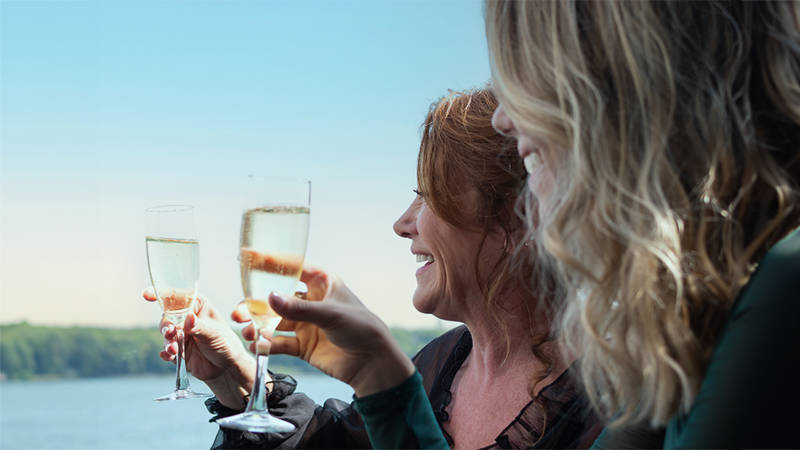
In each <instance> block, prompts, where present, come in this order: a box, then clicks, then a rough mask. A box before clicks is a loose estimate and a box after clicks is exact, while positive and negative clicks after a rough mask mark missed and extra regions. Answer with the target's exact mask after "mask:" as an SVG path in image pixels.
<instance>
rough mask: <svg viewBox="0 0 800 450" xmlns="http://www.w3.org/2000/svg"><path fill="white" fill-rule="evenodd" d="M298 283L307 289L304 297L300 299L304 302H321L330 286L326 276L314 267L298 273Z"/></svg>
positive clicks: (322, 271)
mask: <svg viewBox="0 0 800 450" xmlns="http://www.w3.org/2000/svg"><path fill="white" fill-rule="evenodd" d="M300 281H302V282H303V283H305V284H306V286H307V287H308V292H307V293H306V296H305V297H301V298H305V299H306V300H322V299H323V298H325V296H326V294H327V293H328V289H330V284H331V283H330V277H329V276H328V274H327V273H326V272H325V271H324V270H322V269H319V268H316V267H303V272H301V273H300Z"/></svg>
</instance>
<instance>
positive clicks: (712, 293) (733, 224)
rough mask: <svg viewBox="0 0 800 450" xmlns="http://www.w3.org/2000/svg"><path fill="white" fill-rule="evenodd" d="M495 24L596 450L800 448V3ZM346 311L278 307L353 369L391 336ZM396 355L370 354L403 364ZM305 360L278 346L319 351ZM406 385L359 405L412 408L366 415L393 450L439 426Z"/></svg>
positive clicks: (556, 15)
mask: <svg viewBox="0 0 800 450" xmlns="http://www.w3.org/2000/svg"><path fill="white" fill-rule="evenodd" d="M485 12H486V14H485V17H486V32H487V38H488V43H489V52H490V58H491V66H492V73H493V84H494V90H495V93H496V94H497V95H498V98H499V100H500V103H501V105H502V106H501V107H499V108H498V110H497V111H496V113H495V119H494V123H495V126H496V128H497V129H498V130H499V131H500V132H502V133H503V134H505V135H508V136H511V137H514V138H515V139H516V140H517V149H518V152H519V154H520V156H521V157H522V158H523V160H524V162H525V166H526V168H527V170H528V172H529V178H528V186H529V187H530V191H531V193H532V194H533V197H532V200H533V201H534V202H533V203H535V205H536V206H535V207H536V210H535V211H536V212H537V224H536V227H533V226H529V229H530V230H531V236H535V239H532V240H531V241H532V242H533V243H535V245H536V246H538V247H539V249H538V251H536V255H537V257H538V258H539V259H540V260H541V261H545V262H547V263H549V264H546V265H545V266H548V265H549V266H550V267H551V269H554V270H555V272H556V273H557V274H558V276H559V282H560V283H563V285H564V286H565V288H566V291H567V292H566V296H567V298H566V301H565V302H564V308H563V311H562V314H561V320H560V323H559V324H557V326H558V328H559V329H560V330H564V333H565V334H566V337H567V339H566V342H567V345H568V348H569V349H574V350H576V351H579V352H580V353H581V355H582V360H581V365H580V375H581V380H582V382H583V385H584V386H585V389H586V390H587V392H588V395H589V396H590V398H591V400H592V403H593V405H594V406H595V407H596V410H597V411H598V412H599V413H600V414H602V415H603V416H604V417H605V418H606V419H607V421H608V424H609V427H608V428H607V430H608V431H607V432H604V435H602V436H601V438H600V439H599V440H598V441H597V442H596V445H597V446H604V445H608V441H606V440H605V439H606V438H607V437H608V436H609V434H611V435H613V434H614V433H622V434H624V433H625V432H627V431H628V430H631V429H633V428H634V427H659V426H666V438H665V439H664V440H663V442H661V445H663V446H664V447H669V448H672V447H704V448H723V447H724V448H736V447H762V448H763V447H783V448H789V447H791V448H795V447H798V446H800V438H798V437H797V435H796V433H795V431H794V428H793V427H792V424H794V423H798V422H800V409H798V408H797V407H796V405H794V404H792V403H791V402H792V401H796V400H797V399H800V384H798V383H797V382H796V374H797V373H798V371H800V358H798V357H797V354H798V353H797V352H798V348H800V327H798V325H797V323H798V321H800V302H798V301H797V294H796V293H797V292H798V291H800V232H798V231H797V228H798V225H799V224H800V190H799V188H798V182H799V180H800V152H798V149H797V147H798V145H800V30H799V28H800V3H795V2H742V1H724V2H723V1H703V2H701V1H696V2H576V1H530V2H518V1H513V0H498V1H494V0H489V1H487V3H486V11H485ZM529 211H533V209H531V208H529ZM336 294H337V293H336V292H335V291H332V292H331V295H329V296H328V304H327V305H326V304H325V302H322V303H321V304H315V303H313V302H306V303H302V302H297V301H293V300H291V299H284V298H281V297H278V296H275V298H274V305H275V306H276V307H277V308H278V311H279V312H280V313H281V314H283V315H285V316H286V317H290V318H291V319H294V320H308V321H310V322H311V323H315V324H317V325H318V326H319V327H320V329H321V330H322V331H323V332H325V333H327V335H328V336H329V338H330V340H331V341H335V342H336V343H337V344H338V348H339V350H340V351H341V352H342V353H341V354H342V355H343V357H342V359H340V363H342V364H346V363H347V362H348V358H347V356H346V355H349V354H352V353H353V352H354V351H355V349H359V348H360V347H359V346H357V345H355V343H354V342H353V341H352V340H350V339H348V337H350V336H355V335H358V334H360V333H370V332H375V330H377V327H376V326H374V325H373V324H370V323H367V322H358V321H353V326H348V327H343V326H341V324H343V323H350V322H349V321H348V320H347V319H346V317H344V316H343V315H342V313H341V310H340V309H339V307H338V306H337V303H344V301H343V300H340V299H339V296H338V295H336ZM330 323H336V324H339V325H340V326H339V327H330V326H329V324H330ZM380 342H381V343H382V344H381V346H379V347H375V346H369V347H367V348H366V349H365V352H366V353H367V354H370V355H373V356H374V355H380V354H389V353H387V352H386V349H387V348H391V344H390V343H388V342H389V341H387V340H382V341H380ZM289 344H290V343H289V342H287V341H278V340H277V339H276V340H275V341H274V342H273V347H274V348H276V349H282V350H284V351H287V352H289V353H295V354H297V353H298V352H295V351H294V350H295V349H300V350H302V351H301V352H299V354H300V355H302V356H303V357H306V358H308V355H309V354H310V353H309V349H311V350H313V346H304V345H306V343H303V342H299V343H298V342H293V343H291V344H292V345H289ZM311 353H313V351H312V352H311ZM566 354H569V351H568V352H567V353H566ZM312 359H313V358H312ZM359 361H360V362H362V363H364V364H365V366H362V367H360V370H359V371H358V372H357V373H356V375H360V374H361V373H382V374H389V373H393V372H394V373H402V374H408V373H409V366H408V364H406V363H405V362H404V361H403V360H402V358H382V359H370V358H366V357H363V356H362V357H360V359H359ZM370 361H372V362H370ZM357 378H358V377H357ZM391 381H393V382H395V383H390V382H389V381H384V382H382V383H377V385H378V386H377V387H378V388H380V389H381V392H377V393H375V394H373V395H372V396H370V397H367V398H363V399H356V406H357V407H358V406H359V405H360V404H366V405H371V404H372V402H374V398H376V397H381V396H384V397H391V398H393V399H394V401H395V402H397V403H399V404H401V405H402V406H397V407H395V408H394V410H392V411H382V412H380V411H377V410H375V411H371V414H367V415H364V420H365V421H366V422H367V424H368V428H369V430H370V433H371V437H372V438H373V443H374V444H376V445H377V446H384V447H392V446H393V444H394V443H395V441H393V440H392V439H393V437H394V436H396V435H397V434H400V433H402V432H401V431H398V430H406V432H409V433H420V434H426V430H429V429H430V423H424V422H422V421H416V422H413V423H410V422H409V421H407V420H405V419H404V417H406V418H407V417H411V416H414V415H415V414H418V413H421V412H424V411H423V410H424V408H423V406H424V405H422V404H421V403H419V402H414V401H413V399H414V398H416V397H415V396H416V394H415V392H417V391H418V390H419V389H420V387H418V386H416V385H415V381H414V377H410V378H407V379H405V380H402V381H398V380H397V378H394V379H391ZM375 387H376V386H373V388H375ZM406 399H410V400H406ZM787 400H788V401H789V402H790V404H789V405H788V406H787V405H786V402H787ZM365 409H366V407H365ZM429 444H430V446H437V445H439V446H444V444H442V441H441V440H440V441H438V444H437V443H436V442H433V441H429ZM634 445H635V444H634Z"/></svg>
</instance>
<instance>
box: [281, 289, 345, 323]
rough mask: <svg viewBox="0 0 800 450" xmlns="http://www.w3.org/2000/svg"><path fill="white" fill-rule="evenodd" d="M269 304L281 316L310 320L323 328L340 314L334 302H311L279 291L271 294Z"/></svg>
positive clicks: (302, 320) (290, 318)
mask: <svg viewBox="0 0 800 450" xmlns="http://www.w3.org/2000/svg"><path fill="white" fill-rule="evenodd" d="M269 304H270V306H271V307H272V309H273V310H274V311H275V312H276V313H278V314H279V315H280V316H281V317H284V318H286V319H289V320H294V321H298V322H310V323H313V324H315V325H318V326H320V327H323V328H324V327H325V325H327V324H329V323H331V322H332V321H333V320H335V319H336V318H338V316H339V313H338V312H337V311H336V310H335V309H334V306H333V305H334V304H332V303H323V302H309V301H306V300H300V299H298V298H294V297H292V298H289V297H286V296H284V295H282V294H278V293H277V292H272V293H270V294H269Z"/></svg>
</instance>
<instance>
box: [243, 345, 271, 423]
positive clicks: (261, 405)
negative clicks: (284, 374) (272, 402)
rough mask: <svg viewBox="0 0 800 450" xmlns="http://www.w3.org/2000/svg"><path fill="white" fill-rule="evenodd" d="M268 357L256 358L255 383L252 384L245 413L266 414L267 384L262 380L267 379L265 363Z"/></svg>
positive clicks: (259, 356)
mask: <svg viewBox="0 0 800 450" xmlns="http://www.w3.org/2000/svg"><path fill="white" fill-rule="evenodd" d="M268 361H269V355H258V357H257V358H256V381H255V383H254V384H253V392H252V394H251V395H250V401H249V402H247V409H245V412H250V411H264V412H268V410H269V407H268V406H267V391H268V389H267V384H266V383H265V382H264V380H266V379H267V375H268V374H267V363H268Z"/></svg>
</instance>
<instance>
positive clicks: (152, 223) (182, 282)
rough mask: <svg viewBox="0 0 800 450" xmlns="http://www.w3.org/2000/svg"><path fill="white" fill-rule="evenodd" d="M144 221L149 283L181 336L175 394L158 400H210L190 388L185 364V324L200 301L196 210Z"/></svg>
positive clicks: (160, 210)
mask: <svg viewBox="0 0 800 450" xmlns="http://www.w3.org/2000/svg"><path fill="white" fill-rule="evenodd" d="M145 218H146V221H147V236H146V237H145V246H146V251H147V269H148V272H149V274H150V282H151V284H152V285H153V292H154V293H155V295H156V297H157V299H158V304H159V305H160V306H161V310H162V311H163V313H164V317H165V318H166V319H168V320H169V321H170V322H172V323H173V324H175V327H176V328H177V332H178V355H177V357H176V358H175V363H176V366H177V369H176V372H177V373H176V376H175V378H176V379H175V390H174V391H173V392H172V393H170V394H168V395H165V396H163V397H158V398H156V399H155V400H157V401H163V400H181V399H185V398H197V397H208V396H209V395H210V394H205V393H197V392H194V391H192V389H191V388H190V387H189V377H188V376H187V374H186V366H185V363H184V360H183V351H184V336H183V322H184V320H186V315H187V314H188V313H189V312H190V311H191V310H192V306H193V305H194V301H195V298H196V297H197V281H198V278H199V273H200V269H199V249H198V247H199V244H198V241H197V231H196V229H197V228H196V225H195V218H194V207H192V206H189V205H165V206H156V207H153V208H148V209H147V210H145Z"/></svg>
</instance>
